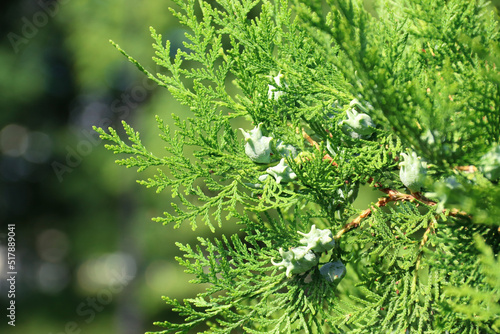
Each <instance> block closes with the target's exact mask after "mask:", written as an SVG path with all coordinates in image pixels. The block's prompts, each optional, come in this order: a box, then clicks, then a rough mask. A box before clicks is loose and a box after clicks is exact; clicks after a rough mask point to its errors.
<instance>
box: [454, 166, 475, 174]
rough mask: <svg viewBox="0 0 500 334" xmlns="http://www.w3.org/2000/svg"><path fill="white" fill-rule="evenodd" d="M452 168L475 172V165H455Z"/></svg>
mask: <svg viewBox="0 0 500 334" xmlns="http://www.w3.org/2000/svg"><path fill="white" fill-rule="evenodd" d="M454 169H456V170H459V171H462V172H467V173H474V172H477V167H476V166H473V165H470V166H457V167H455V168H454Z"/></svg>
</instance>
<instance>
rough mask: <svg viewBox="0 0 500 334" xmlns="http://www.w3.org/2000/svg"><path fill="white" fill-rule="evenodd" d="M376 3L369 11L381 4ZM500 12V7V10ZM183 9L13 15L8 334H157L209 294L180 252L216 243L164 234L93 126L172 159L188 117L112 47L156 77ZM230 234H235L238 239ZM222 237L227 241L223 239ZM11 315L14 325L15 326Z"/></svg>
mask: <svg viewBox="0 0 500 334" xmlns="http://www.w3.org/2000/svg"><path fill="white" fill-rule="evenodd" d="M368 2H369V1H368ZM496 3H497V4H498V1H497V2H496ZM171 6H172V7H175V6H174V5H173V4H172V3H171V1H166V0H150V1H133V0H108V1H98V0H61V1H53V0H35V1H28V0H22V1H3V2H1V4H0V13H1V15H2V19H1V21H0V30H1V32H2V34H1V36H2V39H1V42H0V105H1V106H2V112H1V113H0V258H1V260H0V279H1V280H0V287H1V293H0V302H1V307H2V309H3V310H4V313H5V310H6V307H7V305H8V304H7V303H8V302H9V299H8V297H7V294H8V290H9V285H8V284H7V281H6V279H7V278H8V275H7V272H8V271H9V269H8V267H7V265H6V260H7V247H6V237H7V232H8V230H7V226H8V224H15V233H16V252H15V256H16V258H15V260H16V271H17V276H16V296H15V302H16V322H15V324H16V326H15V327H11V326H9V325H8V324H7V322H8V321H9V319H8V318H7V317H5V316H3V317H2V320H1V321H0V332H1V333H6V332H8V333H42V334H45V333H47V334H49V333H53V334H60V333H68V334H69V333H75V334H76V333H97V334H100V333H120V334H128V333H134V334H135V333H143V332H145V331H150V330H153V331H154V330H160V329H161V328H159V327H156V326H154V325H153V322H154V321H161V320H174V319H175V314H174V313H173V312H171V311H170V309H169V308H168V307H167V306H166V305H165V304H164V302H163V301H162V300H161V296H162V295H168V296H169V297H172V298H179V299H182V298H189V297H192V296H194V295H195V294H196V293H197V292H198V290H196V289H201V288H202V287H199V286H195V285H189V284H188V283H187V282H188V280H189V279H191V278H192V277H190V276H189V275H187V274H185V273H184V272H183V270H182V268H181V267H180V266H178V265H177V264H176V262H175V261H174V257H175V256H178V255H180V253H179V251H178V249H177V247H176V246H175V245H174V241H180V242H185V243H191V244H193V243H195V237H196V236H197V235H211V236H213V234H211V233H210V232H209V231H208V230H207V229H206V228H203V227H201V228H200V229H199V230H197V232H196V234H195V233H187V232H188V230H189V231H190V228H189V227H188V226H185V227H183V228H181V229H179V230H176V231H175V233H172V232H173V228H172V227H171V226H162V225H161V224H159V223H155V222H152V221H151V218H153V217H157V216H161V215H162V212H163V211H165V210H168V209H169V208H170V205H169V202H170V201H171V197H170V195H169V194H168V193H167V192H163V193H161V194H156V193H155V191H154V190H152V189H146V188H144V187H141V186H139V185H138V184H137V183H136V182H135V179H136V178H139V177H141V178H142V177H147V173H146V175H140V176H139V175H137V173H135V172H134V171H133V170H130V169H125V168H123V167H120V166H117V165H116V164H114V160H115V159H116V157H115V156H113V155H112V154H111V153H110V152H108V151H106V150H105V149H104V147H103V143H102V142H101V141H100V140H99V138H98V137H97V136H96V135H95V133H94V132H93V131H92V125H97V126H105V127H107V126H113V127H115V128H120V127H121V125H120V122H121V120H126V121H127V122H128V123H129V124H131V125H132V126H133V127H134V128H136V130H138V131H140V132H141V135H142V138H143V139H144V141H145V143H146V146H148V148H149V149H150V150H152V151H154V152H159V154H161V150H162V143H161V141H160V140H159V138H158V131H157V128H156V125H155V122H154V115H159V116H160V117H162V118H163V119H164V120H165V121H167V122H169V121H170V120H171V118H170V114H172V113H173V112H175V113H178V114H183V113H185V112H186V109H185V108H184V107H182V106H180V105H179V104H178V103H177V102H176V101H174V100H173V99H172V98H171V96H170V94H169V93H168V91H167V90H165V89H158V88H157V87H156V85H155V84H153V83H152V82H150V81H148V80H146V79H145V76H144V75H143V74H142V73H140V72H139V71H138V70H137V69H136V68H135V67H134V66H133V65H132V64H131V63H129V62H128V61H127V60H126V58H125V57H123V56H122V55H121V54H120V53H119V52H118V51H117V50H116V49H114V48H113V47H112V46H111V45H110V43H109V39H112V40H114V41H115V42H116V43H118V44H120V46H121V47H122V48H123V49H125V50H127V52H129V53H130V54H131V55H133V56H134V57H135V58H136V59H138V60H139V61H140V62H141V63H142V64H143V65H145V67H146V68H148V69H150V70H151V71H152V72H156V71H157V69H156V67H155V65H154V63H153V62H152V60H151V56H153V49H152V47H151V44H152V40H151V39H150V36H149V29H148V28H149V26H153V27H155V28H156V29H157V31H158V32H161V33H162V34H163V35H164V37H165V39H169V40H171V42H172V50H171V53H172V54H174V50H176V49H177V48H179V47H182V40H183V38H184V37H183V36H184V30H183V28H182V27H180V26H179V24H178V23H177V20H176V19H175V18H174V17H173V16H172V14H171V12H170V11H169V10H168V7H171ZM226 231H227V230H226ZM218 232H220V231H218ZM4 313H2V314H4Z"/></svg>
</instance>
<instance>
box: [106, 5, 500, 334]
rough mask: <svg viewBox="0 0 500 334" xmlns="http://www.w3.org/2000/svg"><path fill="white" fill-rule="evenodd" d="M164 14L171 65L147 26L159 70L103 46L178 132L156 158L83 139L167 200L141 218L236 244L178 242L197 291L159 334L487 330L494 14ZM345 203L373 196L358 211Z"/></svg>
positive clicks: (274, 9) (494, 153) (234, 8)
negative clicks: (144, 83)
mask: <svg viewBox="0 0 500 334" xmlns="http://www.w3.org/2000/svg"><path fill="white" fill-rule="evenodd" d="M176 3H177V5H178V9H176V10H173V13H174V14H175V16H176V17H177V18H178V19H179V20H180V22H181V23H182V24H184V25H185V26H186V27H187V29H188V30H189V33H187V34H186V37H187V42H185V43H184V48H183V49H182V50H177V52H176V53H175V54H171V52H170V44H169V42H168V41H166V42H165V41H163V40H162V37H161V35H159V34H158V33H157V32H156V31H155V30H154V29H151V34H152V37H153V40H154V44H153V47H154V49H155V50H156V57H155V58H154V59H155V61H156V63H157V64H158V65H159V66H161V67H162V68H163V69H164V70H166V72H165V71H164V72H163V73H158V74H154V73H150V72H148V71H147V70H146V69H145V68H143V67H142V66H141V65H140V64H139V63H138V62H137V61H135V60H134V59H133V58H131V57H130V56H128V55H127V54H126V53H125V51H123V50H121V49H120V48H119V47H118V46H117V45H116V47H117V48H118V49H119V50H120V51H121V52H122V53H123V54H124V55H126V56H127V57H129V59H130V60H131V61H132V62H133V63H135V64H136V65H137V66H138V67H139V69H140V70H142V71H143V72H144V73H145V74H146V75H147V76H148V77H149V78H150V79H151V80H154V81H155V82H157V83H158V85H160V86H163V87H166V88H167V89H168V90H169V91H170V92H171V94H172V95H173V96H174V97H175V98H176V99H177V100H178V101H179V102H180V103H182V104H184V105H186V106H188V107H189V108H190V111H191V115H190V116H189V117H188V118H187V119H186V120H182V119H181V118H180V117H178V116H176V115H173V117H174V120H175V125H176V130H175V131H174V130H171V129H170V127H168V126H166V125H165V124H164V122H163V121H162V120H161V119H160V118H157V121H158V127H159V133H160V136H161V138H162V139H163V140H164V141H165V144H166V146H165V152H164V154H163V155H161V156H159V155H156V154H154V153H152V152H150V151H149V150H147V149H146V148H145V147H144V146H143V144H142V142H141V139H140V137H139V133H137V132H135V131H134V130H133V129H132V128H131V127H130V126H129V125H127V124H125V123H124V124H123V125H124V128H125V131H126V134H127V135H128V139H121V138H120V136H119V135H118V134H117V132H116V131H115V130H113V129H111V128H110V129H109V131H105V130H103V129H97V131H98V132H99V133H100V134H101V137H102V138H104V139H106V140H108V141H109V142H111V144H109V145H107V146H106V147H107V148H108V149H110V150H111V151H113V152H114V153H120V154H126V155H128V157H125V158H123V159H122V160H118V163H119V164H121V165H125V166H127V167H137V168H138V170H139V171H143V170H145V169H147V168H151V167H152V168H157V173H156V175H155V176H154V177H152V178H149V179H145V180H141V181H139V182H140V183H141V184H143V185H145V186H147V187H153V188H156V189H157V190H158V192H162V191H166V192H168V193H171V194H172V196H173V197H177V198H178V201H177V203H178V204H176V205H174V207H173V210H170V211H169V212H165V213H164V215H163V216H162V217H158V218H156V219H155V220H157V221H158V222H162V223H164V224H172V223H173V224H174V227H178V226H179V225H180V224H184V223H190V224H191V226H192V228H193V230H196V227H197V225H199V224H206V225H208V226H209V227H210V228H211V229H212V230H215V229H216V228H217V226H222V225H223V224H233V223H234V222H237V223H238V224H241V233H239V234H238V235H231V236H223V237H222V238H199V239H198V241H199V244H198V245H195V246H191V245H184V244H178V246H179V247H180V249H181V250H182V251H184V253H185V255H184V257H182V258H179V259H178V261H179V263H180V264H181V265H182V266H184V267H185V268H186V271H187V272H188V273H191V274H193V275H194V277H195V278H194V279H193V281H192V283H193V284H200V283H208V285H207V286H208V288H207V289H206V291H205V292H204V293H201V294H199V295H198V296H197V297H196V298H192V299H185V300H183V301H177V300H172V299H170V298H168V297H165V298H164V299H165V301H166V302H167V304H169V305H171V307H172V308H173V309H174V310H175V311H176V312H178V313H179V314H180V315H181V316H182V317H184V322H183V323H179V324H177V323H170V322H167V321H166V322H158V323H157V325H158V326H161V327H163V329H162V331H161V333H188V332H195V331H196V332H201V331H203V332H204V333H498V332H499V331H500V315H499V314H500V306H499V301H500V276H499V275H500V265H499V262H498V259H497V255H498V251H499V244H500V242H499V241H500V236H499V230H498V226H499V225H500V224H499V218H498V217H499V216H500V205H499V203H500V187H499V185H498V180H499V178H500V147H499V146H498V144H499V141H500V74H499V71H498V67H499V65H500V58H499V56H500V49H499V45H500V44H499V38H500V35H499V30H498V26H497V21H498V16H497V14H496V12H495V11H494V10H493V9H492V8H490V7H489V6H488V4H487V3H485V2H484V1H471V0H449V1H441V0H440V1H438V0H412V1H409V0H393V1H376V2H375V4H374V6H373V7H374V8H375V10H372V11H367V10H366V9H365V8H364V7H363V4H362V2H361V1H355V0H352V1H348V0H338V1H335V0H326V1H316V0H309V1H293V0H281V1H266V0H262V1H250V0H217V1H203V0H201V1H194V0H187V1H185V0H177V1H176ZM237 122H239V123H238V124H246V126H243V129H241V130H240V129H238V128H237V127H236V126H235V125H234V124H235V123H237ZM240 126H241V125H240ZM148 131H151V130H149V129H148ZM360 186H363V189H367V188H371V189H372V191H375V192H378V193H379V194H380V199H379V201H378V202H375V203H372V204H371V205H369V206H367V207H366V208H364V210H359V209H355V207H354V206H353V205H352V203H353V201H354V200H355V198H356V196H357V193H358V188H359V187H360ZM364 191H366V190H364ZM368 191H370V190H368ZM313 225H315V226H314V227H313ZM311 229H312V230H311ZM310 231H311V232H310ZM314 231H316V232H314ZM297 232H301V233H302V234H299V233H297ZM309 232H310V233H309ZM313 232H314V233H320V232H321V233H322V235H323V236H324V237H325V238H326V239H324V240H326V241H321V242H320V241H319V240H320V239H318V238H319V234H318V237H314V236H313V234H314V233H313ZM304 234H306V235H304ZM308 238H309V239H308ZM313 239H314V240H313ZM311 240H312V241H311ZM321 240H323V239H321ZM309 241H311V242H312V244H314V245H312V244H310V243H309Z"/></svg>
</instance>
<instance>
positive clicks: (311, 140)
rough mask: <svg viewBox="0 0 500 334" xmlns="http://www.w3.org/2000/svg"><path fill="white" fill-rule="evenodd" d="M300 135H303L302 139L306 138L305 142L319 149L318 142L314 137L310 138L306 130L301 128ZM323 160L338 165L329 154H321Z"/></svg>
mask: <svg viewBox="0 0 500 334" xmlns="http://www.w3.org/2000/svg"><path fill="white" fill-rule="evenodd" d="M298 132H299V129H297V133H298ZM302 137H304V139H305V140H307V142H308V143H309V144H311V145H312V146H314V147H315V148H316V149H317V150H318V151H319V150H320V146H319V144H318V143H317V142H316V141H315V140H314V139H312V138H311V136H309V135H308V134H307V132H306V131H305V130H304V129H302ZM323 160H327V161H329V162H330V163H331V164H332V165H333V166H335V167H338V164H337V163H336V162H335V161H334V160H333V158H332V157H331V156H330V155H329V154H325V155H324V156H323Z"/></svg>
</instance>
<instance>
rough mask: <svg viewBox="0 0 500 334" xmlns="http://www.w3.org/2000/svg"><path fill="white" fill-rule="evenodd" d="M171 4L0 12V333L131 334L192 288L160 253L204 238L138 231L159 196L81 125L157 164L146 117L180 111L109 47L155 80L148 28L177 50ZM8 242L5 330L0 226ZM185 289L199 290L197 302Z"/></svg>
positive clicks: (120, 2) (69, 3)
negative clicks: (132, 137) (134, 139)
mask: <svg viewBox="0 0 500 334" xmlns="http://www.w3.org/2000/svg"><path fill="white" fill-rule="evenodd" d="M171 6H174V5H173V3H172V2H171V1H159V0H157V1H132V0H108V1H97V0H65V1H50V0H38V1H3V2H2V4H1V5H0V8H1V15H2V19H1V23H0V24H1V27H0V29H1V31H2V40H1V44H0V85H1V86H0V105H1V106H2V112H1V113H0V221H1V228H0V258H1V261H0V278H1V281H0V286H1V293H0V302H1V307H2V310H4V311H2V319H1V322H0V332H1V333H6V332H7V333H47V334H49V333H54V334H56V333H57V334H59V333H98V334H99V333H124V334H126V333H144V332H145V331H148V330H160V329H161V328H160V327H156V326H154V325H153V321H161V320H167V319H168V320H173V319H174V317H175V314H174V313H172V312H171V311H170V310H169V308H168V307H167V306H166V305H165V303H164V302H163V301H162V300H161V296H162V295H168V296H170V297H173V298H180V299H182V298H186V297H192V296H194V295H195V294H196V293H197V291H196V290H195V289H196V288H197V287H196V286H194V285H189V284H188V283H187V282H188V280H189V279H191V278H192V277H190V276H189V275H187V274H185V273H184V272H183V270H182V267H180V266H178V265H177V263H176V262H175V261H174V257H175V256H177V255H180V252H179V251H178V249H177V247H176V246H175V245H174V241H181V242H189V243H194V242H195V237H196V235H200V234H201V235H203V234H205V235H210V234H211V233H209V232H208V231H207V230H206V229H204V228H201V229H200V230H198V231H197V232H196V235H195V234H194V233H185V232H186V230H187V229H189V230H190V228H189V227H187V229H186V228H181V229H180V230H176V231H175V233H172V231H173V228H172V227H171V226H162V225H161V224H159V223H155V222H152V221H151V218H153V217H157V216H161V215H162V212H163V211H165V210H169V209H170V205H169V202H170V200H171V196H170V195H169V194H168V192H164V193H162V194H156V193H155V191H154V190H152V189H146V188H145V187H142V186H140V185H138V184H137V183H136V182H135V180H136V179H137V178H139V177H147V173H146V175H138V174H137V173H136V172H135V171H134V170H131V169H125V168H123V167H120V166H117V165H116V164H115V163H114V160H115V159H116V158H117V157H116V156H113V154H111V152H108V151H107V150H105V149H104V147H103V144H104V143H103V142H102V141H101V140H100V139H99V138H98V137H97V136H96V134H95V133H94V132H93V130H92V125H98V126H105V127H107V126H113V127H115V128H121V125H120V122H121V120H126V121H127V122H128V123H129V124H131V125H132V126H134V127H135V128H136V129H137V130H139V131H140V132H141V134H142V137H143V139H144V141H145V142H146V144H147V146H148V147H149V149H151V150H152V151H155V152H159V154H161V150H162V143H161V142H160V141H159V139H158V131H157V128H156V124H155V121H154V115H159V116H160V117H162V118H164V119H165V121H167V122H169V121H170V120H171V117H170V114H172V113H173V112H176V113H181V114H182V113H183V112H185V109H183V107H182V106H180V105H179V104H178V103H177V102H175V101H174V100H173V99H172V98H171V96H170V94H169V92H168V91H167V90H166V89H159V88H157V86H156V84H154V83H152V82H151V81H148V80H147V79H146V78H145V76H144V75H143V74H142V73H140V72H139V71H138V70H137V68H136V67H135V66H134V65H132V64H131V63H129V62H128V61H127V59H126V58H125V57H123V56H122V55H121V54H120V53H119V52H118V51H117V50H116V49H115V48H114V47H113V46H112V45H111V44H110V43H109V40H110V39H112V40H114V41H115V42H116V43H118V44H120V46H121V47H123V48H124V49H125V50H127V51H128V52H129V53H130V54H132V55H133V56H134V57H136V58H137V59H138V60H140V61H141V63H143V64H144V65H145V66H146V67H147V68H148V69H150V70H152V71H153V72H156V71H157V69H156V68H155V65H154V63H153V61H152V60H151V57H152V56H153V49H152V46H151V44H152V39H151V38H150V32H149V26H153V27H155V28H156V29H157V31H158V32H161V33H162V34H163V35H164V37H165V39H169V40H171V41H172V49H173V50H172V53H174V50H176V49H177V48H179V47H182V44H181V41H182V39H183V38H184V30H182V28H181V27H180V26H179V24H178V22H177V20H176V19H175V18H174V17H173V15H172V14H171V12H170V11H169V10H168V7H171ZM8 224H15V228H16V229H15V233H16V252H15V255H16V271H17V276H16V296H15V302H16V322H15V324H16V326H15V327H11V326H9V325H8V324H7V322H8V321H9V319H8V318H7V317H5V310H6V307H7V305H8V304H7V303H8V302H9V299H8V298H7V294H8V290H9V286H8V284H7V281H6V278H8V276H7V272H8V271H9V270H8V268H7V266H6V259H7V247H6V235H7V232H8V230H7V225H8ZM198 289H199V288H198Z"/></svg>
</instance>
